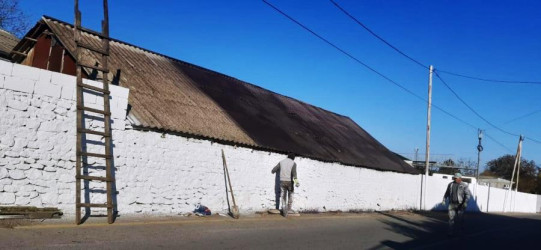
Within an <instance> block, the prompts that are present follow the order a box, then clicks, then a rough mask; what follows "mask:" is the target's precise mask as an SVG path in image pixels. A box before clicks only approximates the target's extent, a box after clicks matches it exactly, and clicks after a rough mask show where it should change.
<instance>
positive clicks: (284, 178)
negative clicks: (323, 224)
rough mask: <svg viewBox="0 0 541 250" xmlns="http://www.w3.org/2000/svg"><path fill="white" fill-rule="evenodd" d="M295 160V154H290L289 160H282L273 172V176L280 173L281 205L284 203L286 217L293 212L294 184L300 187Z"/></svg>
mask: <svg viewBox="0 0 541 250" xmlns="http://www.w3.org/2000/svg"><path fill="white" fill-rule="evenodd" d="M293 160H295V154H294V153H289V154H288V155H287V158H285V159H283V160H281V161H280V162H279V163H278V164H277V165H276V166H275V167H274V168H273V169H272V171H271V173H273V174H274V173H276V172H278V171H280V192H281V195H282V201H281V202H280V203H282V214H283V215H284V217H287V214H288V213H289V212H291V211H292V210H291V207H292V205H293V191H294V188H293V184H295V187H299V185H300V183H299V180H298V179H297V164H296V163H295V161H293ZM286 204H287V205H286Z"/></svg>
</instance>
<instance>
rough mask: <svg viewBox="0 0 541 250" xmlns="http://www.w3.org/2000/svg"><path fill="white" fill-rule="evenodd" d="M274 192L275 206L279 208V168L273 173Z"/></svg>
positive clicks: (280, 192)
mask: <svg viewBox="0 0 541 250" xmlns="http://www.w3.org/2000/svg"><path fill="white" fill-rule="evenodd" d="M274 194H275V204H276V206H275V208H276V209H278V210H280V196H281V194H282V190H281V188H280V170H278V171H276V173H275V174H274Z"/></svg>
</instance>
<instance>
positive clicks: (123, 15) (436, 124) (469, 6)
mask: <svg viewBox="0 0 541 250" xmlns="http://www.w3.org/2000/svg"><path fill="white" fill-rule="evenodd" d="M336 1H337V2H338V3H339V4H340V5H342V7H344V8H345V9H347V10H348V11H349V12H350V13H351V14H353V15H354V16H355V17H357V18H358V19H359V20H361V21H362V22H363V23H364V24H366V25H367V26H368V27H370V28H371V29H372V30H374V31H375V32H376V33H378V34H379V35H380V36H382V37H384V38H385V39H387V40H388V41H389V42H391V43H392V44H393V45H395V46H396V47H398V48H400V49H401V50H403V51H404V52H406V53H408V54H409V55H411V56H412V57H414V58H416V59H417V60H420V61H421V62H423V63H424V64H432V65H434V66H435V67H436V69H441V70H448V71H454V72H458V73H463V74H468V75H474V76H479V77H485V78H496V79H503V80H530V81H541V32H540V30H541V12H540V10H541V1H535V0H532V1H520V0H518V1H517V0H500V1H420V0H415V1H394V0H393V1H377V0H372V1H350V0H336ZM96 2H101V1H94V0H81V5H82V6H81V9H82V12H83V25H84V26H87V27H89V28H92V29H97V28H98V27H99V20H100V19H101V11H102V10H101V6H100V4H98V3H96ZM269 2H271V3H272V4H274V5H276V6H277V7H279V8H281V9H282V10H283V11H285V12H287V13H288V14H289V15H291V16H292V17H294V18H296V19H297V20H299V21H300V22H302V23H304V24H305V25H306V26H308V27H310V28H311V29H313V30H314V31H316V32H318V33H319V34H320V35H322V36H324V37H326V38H327V39H329V40H330V41H332V42H333V43H335V44H337V45H338V46H340V47H342V48H343V49H345V50H347V51H348V52H350V53H351V54H352V55H354V56H355V57H357V58H359V59H361V60H362V61H363V62H365V63H366V64H368V65H370V66H372V67H373V68H375V69H377V70H379V71H380V72H382V73H384V74H385V75H387V76H389V77H390V78H392V79H393V80H395V81H397V82H399V83H401V84H403V85H404V86H406V87H407V88H409V89H410V90H412V91H413V92H415V93H417V94H418V95H421V96H423V97H426V96H427V83H428V72H427V71H426V70H424V69H422V68H421V67H419V66H418V65H415V64H413V63H411V62H410V61H408V60H407V59H405V58H404V57H402V56H400V55H399V54H397V53H396V52H395V51H393V50H391V49H390V48H388V47H386V46H385V45H384V44H383V43H381V42H380V41H378V40H376V39H375V38H374V37H372V36H371V35H369V34H368V33H367V32H366V31H365V30H363V29H362V28H361V27H360V26H358V25H357V24H355V23H354V22H353V21H352V20H351V19H349V18H348V17H346V16H345V15H343V14H342V13H341V12H340V11H339V10H338V9H337V8H336V7H334V5H332V3H331V2H329V1H326V0H318V1H286V0H269ZM109 5H110V20H111V21H110V25H111V35H112V36H113V37H115V38H117V39H120V40H123V41H126V42H129V43H132V44H135V45H138V46H141V47H143V48H147V49H150V50H153V51H156V52H160V53H163V54H166V55H169V56H172V57H175V58H178V59H181V60H184V61H187V62H190V63H194V64H197V65H200V66H203V67H206V68H210V69H213V70H216V71H219V72H221V73H224V74H227V75H230V76H233V77H236V78H239V79H241V80H244V81H248V82H251V83H254V84H257V85H259V86H262V87H264V88H267V89H270V90H272V91H276V92H278V93H281V94H285V95H288V96H291V97H294V98H297V99H300V100H302V101H305V102H308V103H311V104H314V105H316V106H320V107H322V108H325V109H328V110H331V111H334V112H337V113H340V114H343V115H346V116H349V117H351V118H352V119H353V120H355V121H356V122H357V123H358V124H359V125H360V126H361V127H363V128H364V129H365V130H367V131H368V132H369V133H370V134H372V135H373V136H374V137H375V138H376V139H378V140H379V141H380V142H382V143H383V144H384V145H385V146H387V147H388V148H389V149H391V150H393V151H395V152H398V153H403V154H404V155H406V156H409V157H412V156H413V152H414V149H415V148H419V149H420V150H419V152H420V155H424V151H425V150H424V148H425V130H426V104H425V103H423V102H422V101H420V100H418V99H416V98H415V97H413V96H411V95H409V94H407V93H406V92H404V91H403V90H401V89H399V88H398V87H396V86H394V85H392V84H391V83H389V82H387V81H386V80H384V79H383V78H381V77H380V76H378V75H376V74H374V73H373V72H370V71H369V70H367V69H366V68H363V67H362V66H361V65H359V64H357V63H356V62H354V61H353V60H351V59H350V58H347V57H346V56H344V55H343V54H341V53H340V52H338V51H337V50H336V49H334V48H332V47H330V46H329V45H327V44H325V43H324V42H322V41H321V40H319V39H317V38H316V37H314V36H313V35H311V34H310V33H308V32H306V31H305V30H303V29H302V28H300V27H299V26H297V25H296V24H294V23H292V22H291V21H289V20H287V19H286V18H284V17H283V16H281V15H280V14H279V13H277V12H276V11H274V10H273V9H271V8H270V7H268V6H267V5H266V4H265V3H263V2H262V1H231V2H230V1H127V0H124V1H110V3H109ZM21 7H22V9H23V10H24V11H26V13H27V14H29V15H30V17H31V19H32V22H34V21H37V20H38V19H39V17H40V16H41V15H43V14H46V15H50V16H53V17H56V18H59V19H62V20H65V21H69V22H72V21H73V1H72V0H69V1H68V0H62V1H60V0H57V1H41V0H40V1H37V0H26V1H22V3H21ZM441 76H442V77H443V78H444V79H445V80H446V82H447V83H448V84H449V85H451V87H453V88H454V90H455V91H456V92H457V93H458V94H459V95H460V96H461V97H462V98H463V99H464V100H465V101H466V102H467V103H469V104H470V105H471V106H472V107H473V108H475V109H476V110H477V111H478V112H479V113H480V114H481V115H483V116H484V117H485V118H487V119H488V120H489V121H491V122H492V123H494V124H496V125H498V126H501V127H502V128H503V129H506V130H509V131H511V132H513V133H522V134H524V135H525V136H527V137H532V138H536V139H538V140H541V126H540V124H541V112H537V113H535V114H533V115H530V116H528V117H526V118H523V119H519V120H517V121H514V122H510V123H508V121H509V120H512V119H514V118H517V117H520V116H522V115H524V114H528V113H530V112H534V111H538V110H541V101H540V93H541V85H531V84H502V83H487V82H479V81H473V80H468V79H463V78H458V77H454V76H449V75H444V74H441ZM433 103H434V104H435V105H438V106H440V107H442V108H444V109H446V110H447V111H449V112H450V113H452V114H454V115H456V116H459V117H461V118H462V119H464V120H466V121H467V122H469V123H471V124H474V125H475V126H477V127H479V128H482V129H487V132H488V134H489V135H490V136H492V137H493V138H495V139H496V140H497V141H499V142H501V143H503V144H504V145H505V146H506V147H507V148H508V149H506V148H503V147H501V146H500V145H498V144H496V143H495V142H494V141H492V140H489V139H488V138H485V139H484V141H483V142H484V148H485V151H484V152H483V154H482V162H483V163H484V162H486V161H487V160H490V159H494V158H496V157H499V156H501V155H503V154H506V153H512V154H514V151H515V150H516V146H517V142H518V138H517V137H513V136H509V135H506V134H503V133H501V132H499V131H497V130H496V129H493V128H490V126H489V125H488V124H487V123H485V122H484V121H482V120H481V119H479V118H478V117H476V116H475V115H474V114H473V113H472V112H471V111H469V110H468V109H467V108H466V107H465V106H464V105H463V104H462V103H460V102H459V101H458V100H457V99H456V98H455V97H454V96H453V95H452V93H451V92H450V91H449V90H448V89H446V88H445V87H444V85H443V84H442V83H441V82H440V81H439V80H438V79H434V87H433ZM431 145H432V152H433V153H434V154H439V156H436V158H441V157H443V156H441V155H443V154H449V156H450V157H453V158H455V159H471V160H476V159H477V151H476V145H477V131H476V130H475V129H473V128H470V127H468V126H467V125H464V124H463V123H461V122H458V121H456V120H455V119H453V118H451V117H449V116H447V115H445V114H444V113H442V112H440V111H438V110H433V112H432V140H431ZM523 156H524V157H525V158H526V159H529V160H535V161H536V162H538V163H540V162H541V144H537V143H534V142H532V141H528V140H527V141H525V142H524V151H523Z"/></svg>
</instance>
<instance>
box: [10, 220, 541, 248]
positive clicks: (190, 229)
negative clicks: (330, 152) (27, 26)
mask: <svg viewBox="0 0 541 250" xmlns="http://www.w3.org/2000/svg"><path fill="white" fill-rule="evenodd" d="M466 216H467V217H466V228H465V229H464V231H463V232H462V233H460V234H459V235H457V236H454V237H448V236H447V235H446V229H447V224H446V221H445V220H446V214H445V213H429V214H416V213H407V212H389V213H362V214H317V215H310V214H303V215H302V216H300V217H290V218H287V219H285V218H282V217H280V216H278V215H276V216H274V215H273V216H271V215H265V216H260V215H254V216H250V217H246V216H245V217H242V218H241V219H240V220H234V219H231V218H226V217H221V216H210V217H205V218H198V217H189V218H186V217H184V218H173V217H171V218H144V219H129V218H119V219H118V221H117V222H116V223H115V224H113V225H108V224H104V223H103V222H105V221H106V218H93V219H92V221H89V222H87V223H86V224H84V225H80V226H76V225H73V224H72V223H71V221H70V222H63V223H58V222H56V223H53V224H51V222H44V223H42V222H38V223H34V224H32V225H26V226H19V227H16V228H15V229H2V228H0V244H1V245H0V249H98V248H99V249H160V248H161V249H273V250H276V249H541V248H540V246H541V215H539V214H513V215H500V214H467V215H466Z"/></svg>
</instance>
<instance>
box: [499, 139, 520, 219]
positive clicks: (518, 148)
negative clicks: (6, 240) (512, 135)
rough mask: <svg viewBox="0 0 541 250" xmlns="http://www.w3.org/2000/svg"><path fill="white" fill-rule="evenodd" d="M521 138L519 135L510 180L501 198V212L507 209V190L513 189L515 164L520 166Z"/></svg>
mask: <svg viewBox="0 0 541 250" xmlns="http://www.w3.org/2000/svg"><path fill="white" fill-rule="evenodd" d="M523 140H524V137H523V136H522V135H520V138H519V139H518V147H517V154H516V156H515V164H513V173H512V174H511V180H509V188H508V189H507V192H505V198H504V199H503V212H506V211H507V210H506V205H507V196H508V195H509V192H510V191H511V190H512V189H513V180H514V179H515V171H516V170H517V166H520V163H519V159H520V157H521V154H522V141H523ZM517 184H518V183H517Z"/></svg>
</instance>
